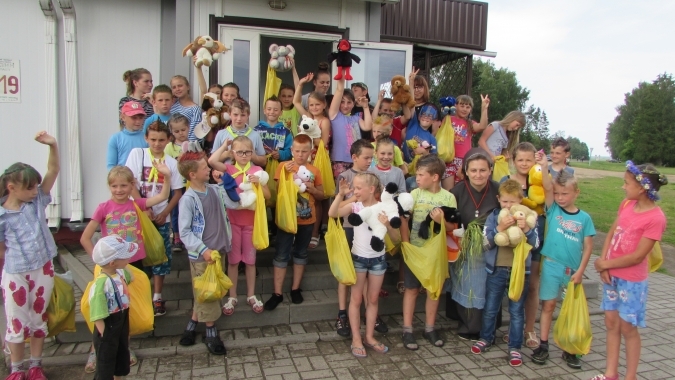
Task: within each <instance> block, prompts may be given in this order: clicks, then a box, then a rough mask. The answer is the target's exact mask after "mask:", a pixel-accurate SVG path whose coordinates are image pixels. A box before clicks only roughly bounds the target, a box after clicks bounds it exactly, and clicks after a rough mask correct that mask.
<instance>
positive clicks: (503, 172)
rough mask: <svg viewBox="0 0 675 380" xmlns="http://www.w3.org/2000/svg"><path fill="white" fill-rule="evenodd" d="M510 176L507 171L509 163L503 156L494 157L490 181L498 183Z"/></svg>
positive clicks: (509, 172)
mask: <svg viewBox="0 0 675 380" xmlns="http://www.w3.org/2000/svg"><path fill="white" fill-rule="evenodd" d="M509 174H511V171H510V170H509V162H508V161H507V160H506V157H504V156H495V166H494V168H493V169H492V180H493V181H496V182H499V181H501V180H502V178H504V177H506V176H507V175H509Z"/></svg>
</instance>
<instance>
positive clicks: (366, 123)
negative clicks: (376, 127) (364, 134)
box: [357, 96, 373, 131]
mask: <svg viewBox="0 0 675 380" xmlns="http://www.w3.org/2000/svg"><path fill="white" fill-rule="evenodd" d="M357 102H358V105H359V106H361V107H363V119H359V127H360V128H361V129H362V130H364V131H370V130H372V129H373V116H372V115H371V114H370V107H368V99H367V98H366V97H365V96H362V97H360V98H359V99H358V100H357Z"/></svg>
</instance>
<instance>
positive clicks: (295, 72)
mask: <svg viewBox="0 0 675 380" xmlns="http://www.w3.org/2000/svg"><path fill="white" fill-rule="evenodd" d="M291 63H292V64H293V68H292V69H291V73H292V74H293V86H294V87H298V83H300V77H299V76H298V70H296V69H295V59H293V58H291Z"/></svg>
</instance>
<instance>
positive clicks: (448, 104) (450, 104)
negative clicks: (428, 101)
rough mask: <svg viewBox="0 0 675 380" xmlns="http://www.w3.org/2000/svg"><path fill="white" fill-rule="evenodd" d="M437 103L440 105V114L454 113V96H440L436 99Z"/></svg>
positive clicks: (451, 114) (455, 101)
mask: <svg viewBox="0 0 675 380" xmlns="http://www.w3.org/2000/svg"><path fill="white" fill-rule="evenodd" d="M438 103H439V104H440V105H441V114H443V116H446V115H450V116H453V115H454V114H455V111H456V108H455V104H456V103H457V100H456V99H455V98H454V97H452V96H446V97H443V98H440V99H438Z"/></svg>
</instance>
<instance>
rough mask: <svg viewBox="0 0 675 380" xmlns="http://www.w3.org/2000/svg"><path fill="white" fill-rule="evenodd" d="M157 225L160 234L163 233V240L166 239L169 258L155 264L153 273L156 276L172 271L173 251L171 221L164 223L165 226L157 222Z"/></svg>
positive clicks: (167, 256)
mask: <svg viewBox="0 0 675 380" xmlns="http://www.w3.org/2000/svg"><path fill="white" fill-rule="evenodd" d="M155 227H157V231H159V234H160V235H162V240H164V253H165V254H166V258H167V259H168V260H167V261H166V262H165V263H161V264H159V265H153V266H152V274H153V275H154V276H166V275H167V274H169V273H171V256H172V253H173V250H172V247H171V237H170V235H171V223H164V225H163V226H158V225H156V224H155Z"/></svg>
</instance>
